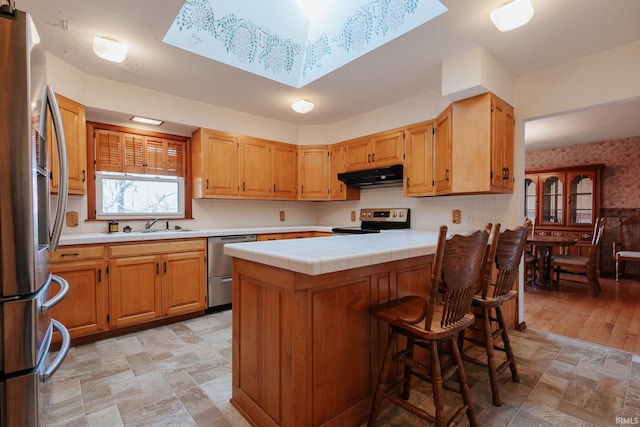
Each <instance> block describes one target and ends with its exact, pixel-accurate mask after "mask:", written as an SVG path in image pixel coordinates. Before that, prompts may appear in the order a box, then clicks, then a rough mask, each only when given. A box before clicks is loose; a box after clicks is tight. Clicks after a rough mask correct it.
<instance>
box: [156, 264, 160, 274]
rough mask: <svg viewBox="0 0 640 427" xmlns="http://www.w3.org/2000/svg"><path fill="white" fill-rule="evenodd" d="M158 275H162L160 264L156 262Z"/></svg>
mask: <svg viewBox="0 0 640 427" xmlns="http://www.w3.org/2000/svg"><path fill="white" fill-rule="evenodd" d="M156 274H160V263H159V262H156Z"/></svg>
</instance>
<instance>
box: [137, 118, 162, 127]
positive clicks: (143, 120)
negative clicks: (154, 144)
mask: <svg viewBox="0 0 640 427" xmlns="http://www.w3.org/2000/svg"><path fill="white" fill-rule="evenodd" d="M129 120H131V121H132V122H138V123H144V124H146V125H154V126H160V125H161V124H163V123H164V122H163V121H162V120H157V119H149V118H147V117H140V116H131V118H130V119H129Z"/></svg>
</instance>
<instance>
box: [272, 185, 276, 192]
mask: <svg viewBox="0 0 640 427" xmlns="http://www.w3.org/2000/svg"><path fill="white" fill-rule="evenodd" d="M273 192H274V193H275V192H276V185H275V184H273Z"/></svg>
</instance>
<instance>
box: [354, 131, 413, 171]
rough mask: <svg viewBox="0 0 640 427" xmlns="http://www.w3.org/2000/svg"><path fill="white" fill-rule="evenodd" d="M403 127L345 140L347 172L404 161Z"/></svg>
mask: <svg viewBox="0 0 640 427" xmlns="http://www.w3.org/2000/svg"><path fill="white" fill-rule="evenodd" d="M402 142H403V129H393V130H390V131H386V132H380V133H377V134H374V135H369V136H365V137H362V138H357V139H353V140H350V141H346V142H344V147H345V154H344V155H345V170H346V171H347V172H350V171H357V170H364V169H371V168H378V167H385V166H391V165H397V164H401V163H402V154H403V150H402V146H403V144H402Z"/></svg>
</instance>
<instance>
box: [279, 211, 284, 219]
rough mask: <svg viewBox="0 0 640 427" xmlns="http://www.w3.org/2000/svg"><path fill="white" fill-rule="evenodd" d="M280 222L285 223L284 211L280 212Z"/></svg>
mask: <svg viewBox="0 0 640 427" xmlns="http://www.w3.org/2000/svg"><path fill="white" fill-rule="evenodd" d="M280 221H284V211H280Z"/></svg>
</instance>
